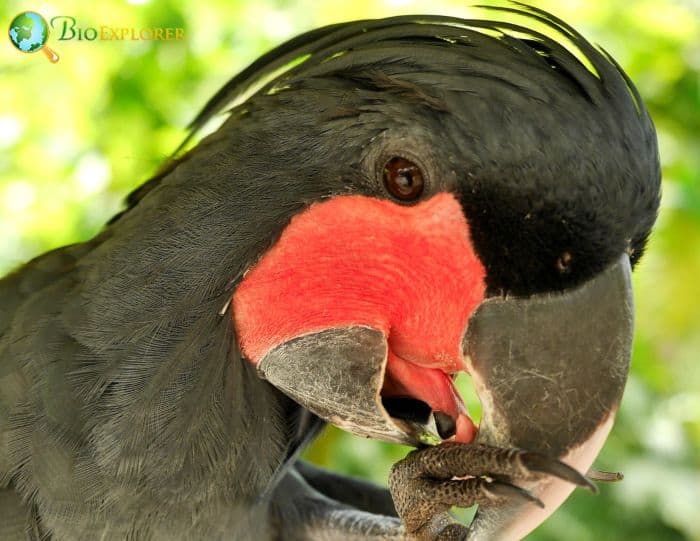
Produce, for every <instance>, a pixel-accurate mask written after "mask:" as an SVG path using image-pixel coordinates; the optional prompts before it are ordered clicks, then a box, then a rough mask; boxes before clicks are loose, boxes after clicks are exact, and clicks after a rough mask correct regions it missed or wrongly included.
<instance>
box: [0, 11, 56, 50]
mask: <svg viewBox="0 0 700 541" xmlns="http://www.w3.org/2000/svg"><path fill="white" fill-rule="evenodd" d="M9 36H10V41H11V42H12V45H14V46H15V47H16V48H17V49H19V50H20V51H22V52H23V53H35V52H37V51H40V50H43V51H44V53H45V54H46V56H47V57H48V59H49V60H50V61H51V62H57V61H58V55H57V54H56V53H55V52H54V51H52V50H51V49H49V48H48V47H46V41H47V40H48V39H49V25H48V24H46V21H45V20H44V18H43V17H42V16H41V15H39V14H38V13H35V12H34V11H24V12H22V13H20V14H19V15H17V16H16V17H15V18H14V19H12V22H11V23H10V30H9Z"/></svg>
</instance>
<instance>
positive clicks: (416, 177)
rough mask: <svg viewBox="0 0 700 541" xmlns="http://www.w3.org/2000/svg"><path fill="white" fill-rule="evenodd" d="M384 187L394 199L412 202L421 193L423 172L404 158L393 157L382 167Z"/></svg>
mask: <svg viewBox="0 0 700 541" xmlns="http://www.w3.org/2000/svg"><path fill="white" fill-rule="evenodd" d="M383 175H384V186H386V189H387V190H388V191H389V193H390V194H391V195H393V196H394V197H395V198H396V199H400V200H401V201H413V200H415V199H418V198H419V197H420V195H421V194H422V193H423V184H424V182H423V172H422V171H421V169H420V167H418V166H417V165H416V164H415V163H413V162H412V161H410V160H407V159H406V158H401V157H398V156H396V157H394V158H391V159H390V160H389V161H388V162H386V164H385V165H384V173H383Z"/></svg>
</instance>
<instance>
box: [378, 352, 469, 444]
mask: <svg viewBox="0 0 700 541" xmlns="http://www.w3.org/2000/svg"><path fill="white" fill-rule="evenodd" d="M382 396H383V397H384V398H385V399H386V398H392V397H408V398H411V399H415V400H420V401H421V402H425V403H426V404H427V405H428V406H429V407H430V409H431V410H432V411H433V414H434V415H435V417H436V421H437V422H438V423H439V419H443V420H445V422H447V423H450V422H451V423H454V425H453V427H454V428H453V430H451V431H450V432H452V431H454V433H455V435H454V440H453V441H459V442H463V443H470V442H472V441H473V440H474V439H475V438H476V433H477V428H476V425H475V424H474V421H472V419H471V417H469V413H468V412H467V408H466V406H465V405H464V402H463V400H462V397H461V396H460V395H459V392H458V391H457V389H456V388H455V385H454V382H453V381H452V378H451V377H450V376H449V375H448V374H446V373H445V372H443V371H442V370H439V369H436V368H426V367H423V366H418V365H417V364H414V363H412V362H410V361H406V360H404V359H402V358H401V357H398V356H397V355H395V354H394V353H393V352H392V351H391V350H389V353H388V359H387V366H386V375H385V378H384V385H383V388H382Z"/></svg>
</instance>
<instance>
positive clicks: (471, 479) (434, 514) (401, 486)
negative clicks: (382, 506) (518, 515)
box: [389, 442, 596, 541]
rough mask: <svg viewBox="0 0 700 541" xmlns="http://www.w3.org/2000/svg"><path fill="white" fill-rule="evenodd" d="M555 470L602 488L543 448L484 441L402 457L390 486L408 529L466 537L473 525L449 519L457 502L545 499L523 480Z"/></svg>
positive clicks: (420, 536) (418, 534) (428, 535)
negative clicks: (528, 488) (544, 451)
mask: <svg viewBox="0 0 700 541" xmlns="http://www.w3.org/2000/svg"><path fill="white" fill-rule="evenodd" d="M543 476H554V477H557V478H559V479H563V480H564V481H568V482H570V483H573V484H575V485H578V486H582V487H586V488H588V489H590V490H592V491H596V487H595V485H593V483H591V481H589V480H588V479H587V478H586V477H585V476H583V475H582V474H580V473H579V472H578V471H576V470H575V469H573V468H571V467H570V466H567V465H566V464H564V463H563V462H561V461H559V460H556V459H554V458H551V457H548V456H546V455H544V454H541V453H536V452H532V451H526V450H522V449H505V448H500V447H492V446H489V445H484V444H463V443H454V442H447V443H443V444H441V445H437V446H435V447H426V448H423V449H417V450H415V451H412V452H411V453H409V454H408V455H407V456H406V458H404V459H403V460H401V461H399V462H397V463H396V464H395V465H394V466H393V468H392V470H391V473H390V476H389V489H390V491H391V495H392V497H393V499H394V504H395V506H396V511H397V512H398V514H399V516H400V517H401V519H402V520H403V523H404V526H405V528H406V531H407V532H408V533H410V534H411V535H412V536H413V538H414V539H417V540H421V541H422V540H425V541H428V540H430V541H437V540H440V541H450V540H460V539H465V538H466V534H467V531H468V529H467V528H466V527H465V526H462V525H461V524H456V523H454V521H452V520H451V519H449V515H448V514H447V511H449V509H450V508H451V507H453V506H457V507H471V506H472V505H480V506H492V505H499V504H504V503H505V502H506V501H514V500H515V501H517V500H522V501H527V502H531V503H532V504H533V505H538V506H540V507H543V506H544V504H543V503H542V501H541V500H540V499H539V498H538V497H537V496H535V495H534V494H532V493H531V492H529V491H528V490H527V489H525V488H522V487H520V486H518V483H522V482H529V481H534V480H537V479H541V478H542V477H543Z"/></svg>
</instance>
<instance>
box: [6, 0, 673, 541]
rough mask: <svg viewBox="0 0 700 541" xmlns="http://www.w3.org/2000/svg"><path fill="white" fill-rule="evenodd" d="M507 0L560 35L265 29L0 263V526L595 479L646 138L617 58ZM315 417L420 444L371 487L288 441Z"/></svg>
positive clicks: (214, 515) (397, 509)
mask: <svg viewBox="0 0 700 541" xmlns="http://www.w3.org/2000/svg"><path fill="white" fill-rule="evenodd" d="M498 9H502V10H504V11H511V12H517V13H520V14H521V15H524V16H527V17H530V18H531V19H532V20H534V21H538V22H539V23H543V25H545V26H546V27H548V29H549V30H550V31H551V32H550V33H554V34H557V35H558V36H559V38H558V40H557V39H554V38H552V37H548V36H546V35H543V34H541V33H538V32H536V31H534V30H531V29H528V28H526V27H523V26H518V25H515V24H512V23H507V22H502V21H501V22H499V21H493V20H462V19H458V18H451V17H441V16H401V17H393V18H388V19H381V20H366V21H357V22H351V23H342V24H336V25H331V26H327V27H324V28H320V29H317V30H314V31H311V32H308V33H306V34H303V35H301V36H299V37H296V38H294V39H292V40H290V41H288V42H286V43H284V44H283V45H281V46H279V47H278V48H276V49H274V50H273V51H271V52H269V53H268V54H266V55H264V56H262V57H261V58H260V59H258V60H257V61H256V62H254V63H253V64H252V65H250V66H249V67H248V68H246V69H245V70H244V71H242V72H241V73H240V74H238V75H237V76H236V77H234V78H233V79H232V80H231V81H230V82H229V83H227V84H226V85H225V86H224V88H223V89H222V90H221V91H220V92H219V93H218V94H217V95H216V96H214V97H213V98H212V99H211V100H210V101H209V103H208V104H207V105H206V106H205V108H204V109H203V111H202V112H201V114H200V115H199V116H198V117H197V119H196V120H195V122H194V123H193V133H195V132H197V131H198V130H199V128H201V127H202V126H203V125H204V124H205V123H206V122H208V121H209V120H210V119H211V118H212V117H213V116H215V115H216V114H217V113H220V112H222V111H226V112H227V115H228V116H227V117H226V119H225V121H224V122H223V124H222V125H221V126H220V127H219V128H218V129H217V130H216V131H214V132H213V133H211V134H210V135H208V136H206V137H205V138H203V139H202V140H201V142H199V144H197V145H196V146H194V147H193V148H192V149H191V150H188V151H186V152H180V153H179V154H178V155H177V157H176V158H174V159H172V160H171V161H170V162H168V163H167V164H166V165H165V166H164V167H163V168H162V169H161V171H160V172H159V173H158V174H156V176H155V177H153V178H152V179H150V180H149V181H148V182H146V183H145V184H143V185H142V186H141V187H140V188H138V189H137V190H136V191H135V192H133V193H132V194H131V195H130V197H129V198H128V208H127V209H126V210H124V211H123V212H122V213H120V214H119V215H117V216H116V217H115V218H113V219H112V220H111V221H110V223H109V224H108V225H107V226H106V227H105V228H104V230H103V231H102V232H101V233H100V234H98V235H97V236H96V237H95V238H93V239H91V240H89V241H87V242H83V243H80V244H75V245H72V246H67V247H64V248H61V249H58V250H54V251H52V252H49V253H47V254H44V255H42V256H40V257H38V258H36V259H34V260H33V261H31V262H29V263H27V264H26V265H25V266H23V267H21V268H20V269H18V270H17V271H16V272H14V273H12V274H10V275H9V276H7V277H6V278H4V279H3V280H2V281H0V307H1V312H0V539H2V540H15V539H55V540H71V541H80V540H94V539H102V540H123V539H132V540H151V539H153V540H161V539H163V540H178V539H187V540H192V539H201V540H223V539H227V540H229V539H235V540H239V539H240V540H246V539H255V540H257V541H262V540H267V539H285V540H296V539H319V540H321V539H324V540H325V539H328V540H330V539H514V538H519V537H522V536H523V535H525V534H526V533H527V532H528V531H530V530H531V529H532V528H534V527H535V526H536V525H537V524H538V523H540V522H541V521H543V520H544V519H545V518H546V516H547V515H548V514H549V513H551V512H552V511H553V510H554V509H556V507H557V506H558V505H559V504H560V503H561V502H562V501H563V500H564V498H566V496H567V495H568V493H569V492H570V491H571V489H572V488H573V487H574V485H576V484H578V485H583V486H587V485H590V481H588V479H587V478H585V477H584V476H583V475H581V474H580V473H578V472H579V471H581V472H586V471H587V470H588V468H589V467H590V465H591V463H592V461H593V460H594V458H595V456H596V455H597V453H598V451H599V450H600V447H601V446H602V444H603V442H604V440H605V438H606V436H607V432H608V431H609V429H610V427H611V424H612V421H613V418H614V415H615V411H616V409H617V406H618V403H619V399H620V396H621V393H622V388H623V386H624V383H625V380H626V375H627V368H628V363H629V355H630V351H629V348H630V342H631V336H632V312H633V309H632V296H631V289H630V282H629V280H630V269H631V266H634V264H635V263H636V262H637V261H638V259H639V257H640V256H641V254H642V252H643V250H644V246H645V243H646V240H647V237H648V235H649V233H650V230H651V227H652V225H653V223H654V220H655V218H656V214H657V209H658V205H659V192H660V169H659V160H658V153H657V143H656V136H655V132H654V127H653V124H652V122H651V120H650V118H649V115H648V113H647V111H646V109H645V107H644V105H643V103H642V101H641V99H640V96H639V94H638V92H637V91H636V89H635V88H634V86H633V84H632V83H631V81H630V80H629V79H628V77H627V76H626V75H625V74H624V72H623V71H622V70H621V68H620V67H619V66H618V65H617V64H616V63H615V62H614V61H613V60H612V58H610V56H609V55H607V54H606V53H605V52H604V51H602V50H599V49H597V48H594V47H593V46H591V45H590V44H589V43H588V42H587V41H586V40H585V39H584V38H583V37H582V36H581V35H580V34H578V33H577V32H576V31H575V30H574V29H572V28H571V27H570V26H568V25H567V24H565V23H564V22H562V21H561V20H559V19H557V18H555V17H553V16H552V15H549V14H547V13H545V12H544V11H541V10H539V9H535V8H529V7H525V6H521V7H508V8H498ZM561 42H564V43H566V44H567V46H564V45H562V43H561ZM571 51H574V52H571ZM465 370H466V371H467V372H468V373H469V374H470V376H471V377H472V379H473V380H474V383H475V386H476V389H477V391H478V393H479V396H480V399H481V400H482V404H483V408H484V416H483V420H482V423H481V426H480V428H479V430H478V432H477V428H476V426H475V424H474V423H473V422H472V420H471V418H470V417H469V415H468V412H467V411H466V408H465V407H464V404H463V402H462V400H461V398H460V397H459V394H458V393H457V391H456V390H455V387H454V385H453V376H454V375H456V374H457V373H458V372H460V371H465ZM325 422H330V423H333V424H336V425H338V426H340V427H343V428H345V429H347V430H349V431H351V432H354V433H356V434H361V435H365V436H370V437H376V438H381V439H385V440H389V441H395V442H403V443H408V444H411V445H414V446H416V447H418V449H417V450H416V451H413V452H412V453H411V454H409V456H408V457H407V458H406V459H404V460H403V461H401V462H400V463H398V464H397V465H396V466H395V467H394V469H393V470H392V474H391V476H390V480H389V481H390V483H389V484H390V487H391V494H390V492H389V491H388V490H386V489H383V488H380V487H376V486H374V485H370V484H368V483H365V482H362V481H360V480H353V479H347V478H344V477H342V476H339V475H336V474H333V473H330V472H326V471H323V470H320V469H317V468H315V467H313V466H311V465H308V464H305V463H303V462H302V461H300V460H299V458H298V455H299V452H300V450H301V449H302V448H303V447H304V446H305V445H306V444H308V443H309V442H310V441H311V440H312V439H313V438H314V437H315V436H316V435H317V434H318V432H319V431H320V429H321V428H322V427H323V425H324V423H325ZM436 444H437V445H436ZM392 496H393V498H392ZM472 504H479V506H480V508H479V511H478V513H477V516H476V518H475V520H474V522H473V523H472V524H471V525H470V527H469V528H467V527H464V526H462V525H459V524H456V523H454V522H452V520H451V519H450V518H449V515H448V514H447V511H448V510H449V508H450V507H451V506H453V505H459V506H469V505H472ZM541 505H544V509H541V508H540V507H539V506H541Z"/></svg>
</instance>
